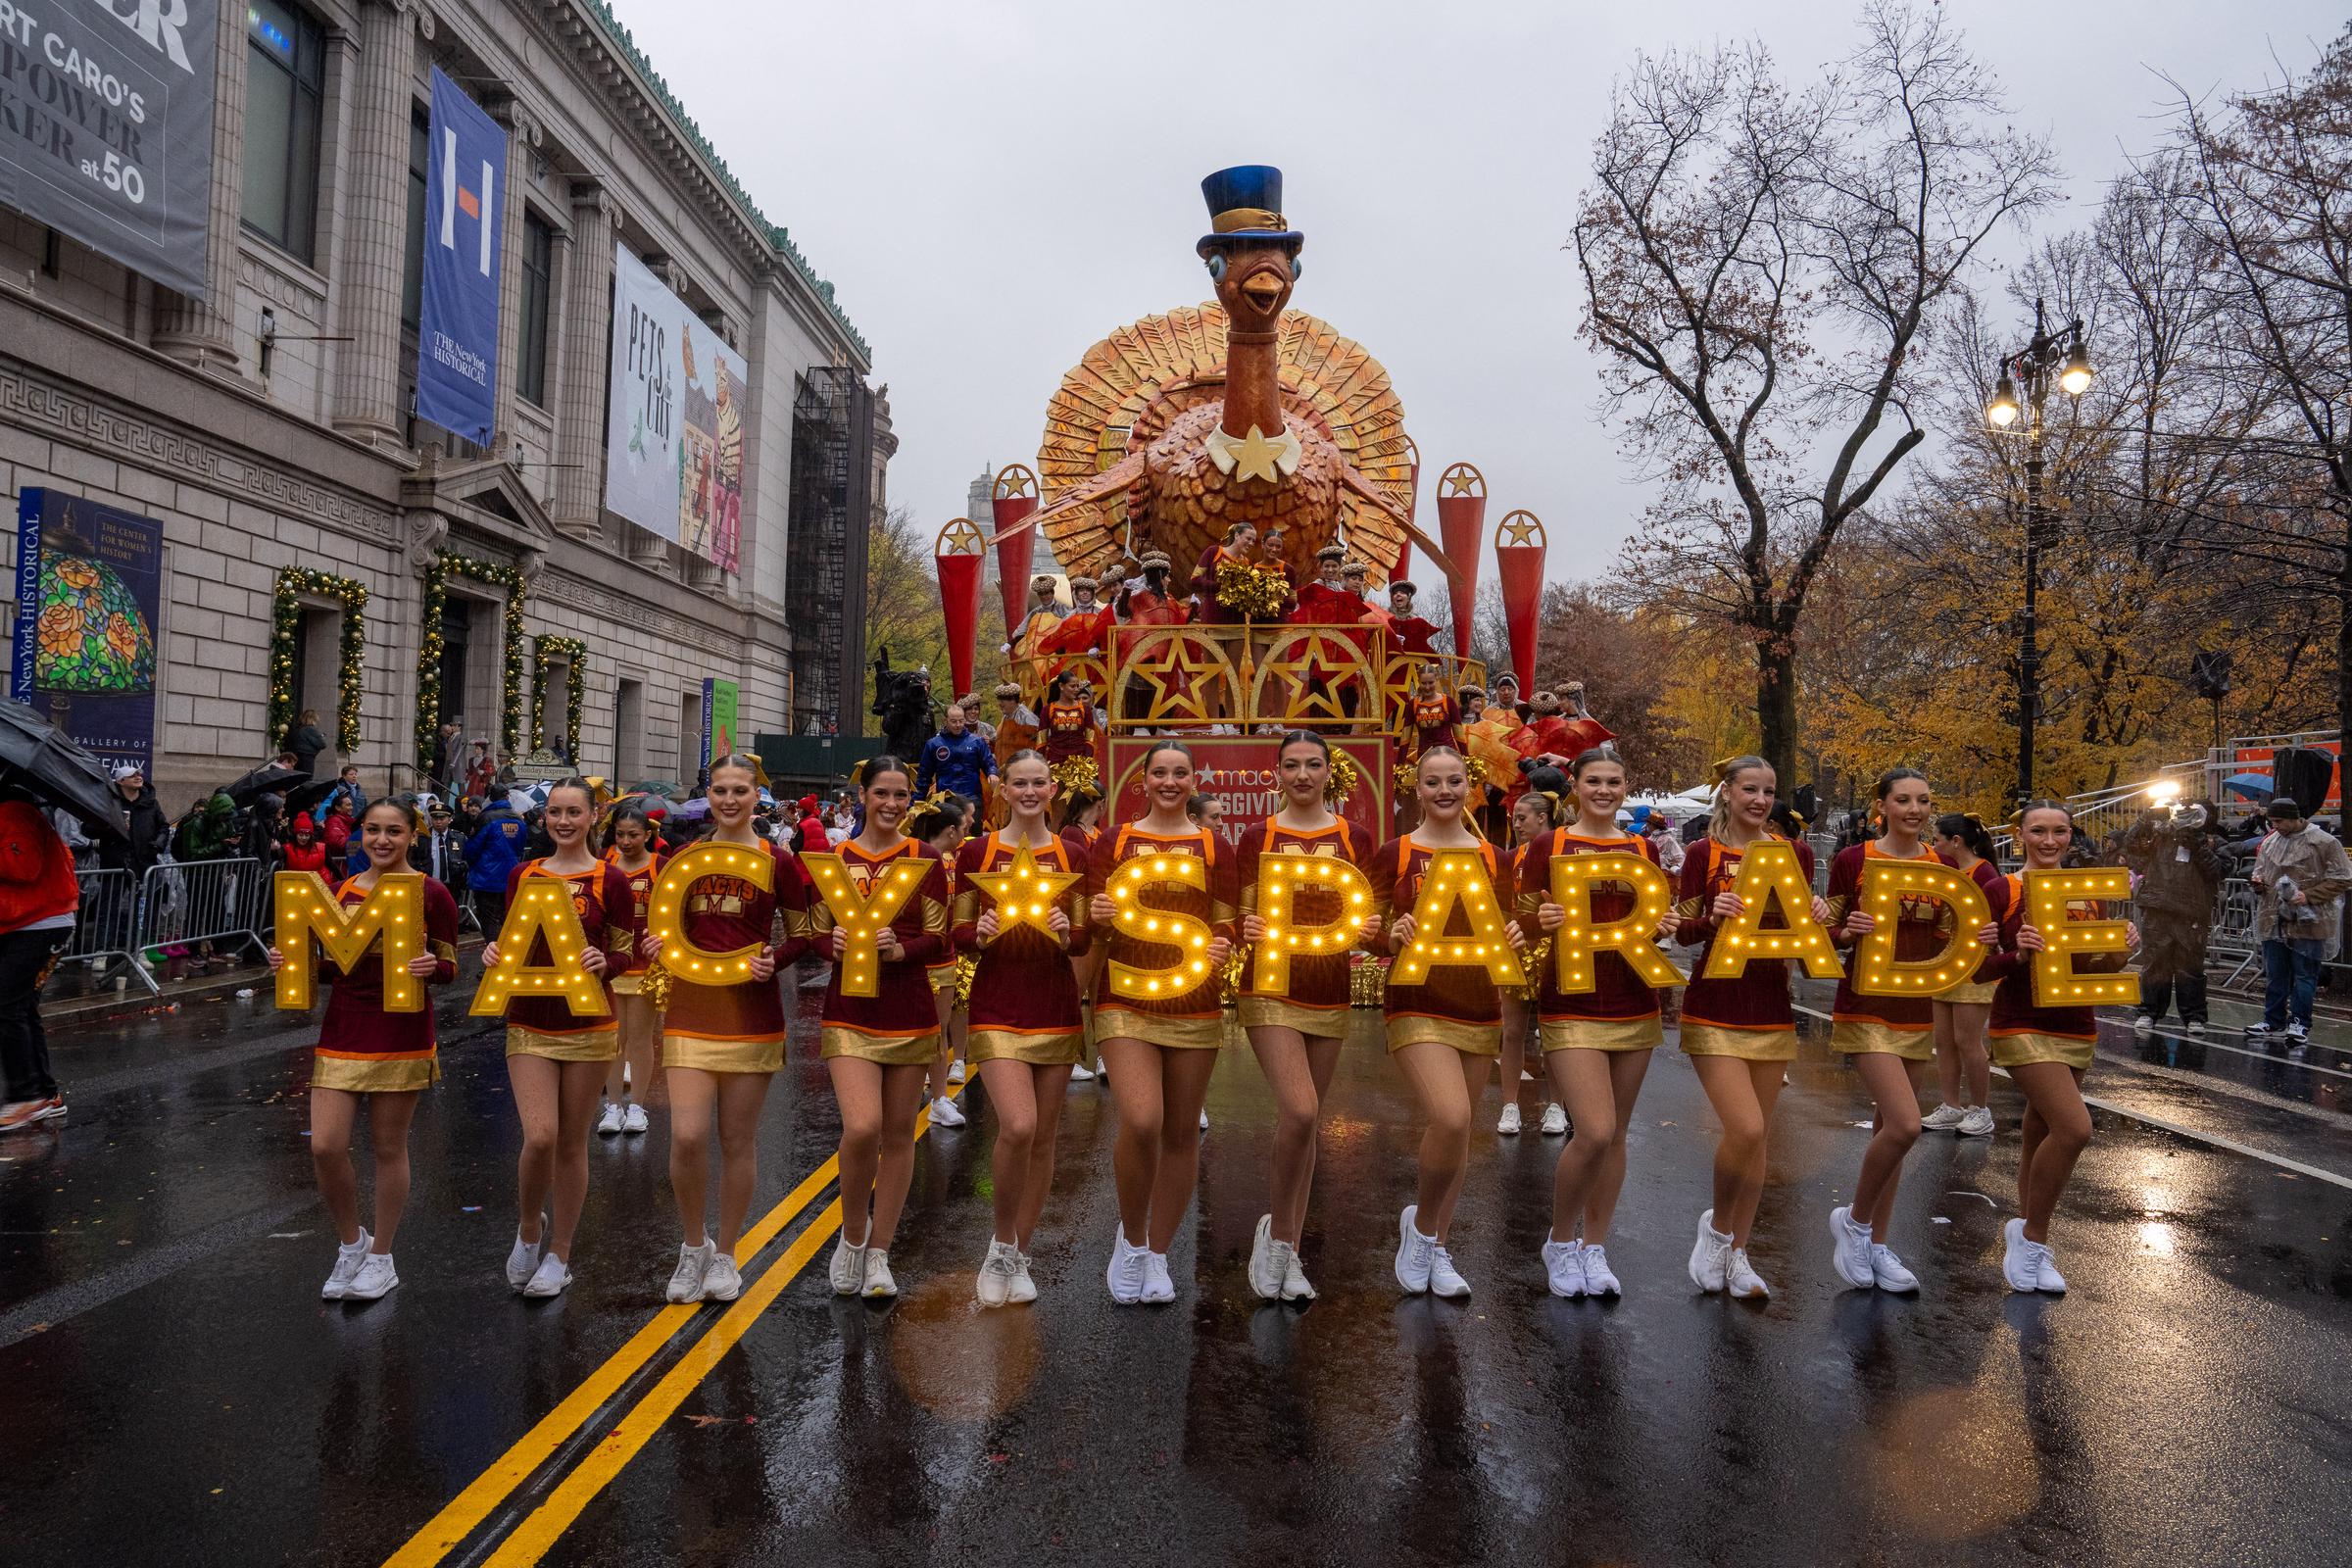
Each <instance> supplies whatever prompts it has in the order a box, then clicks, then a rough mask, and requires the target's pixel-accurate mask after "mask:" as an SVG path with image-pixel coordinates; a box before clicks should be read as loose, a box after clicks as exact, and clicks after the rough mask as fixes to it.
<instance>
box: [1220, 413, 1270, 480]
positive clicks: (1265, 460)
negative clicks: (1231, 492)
mask: <svg viewBox="0 0 2352 1568" xmlns="http://www.w3.org/2000/svg"><path fill="white" fill-rule="evenodd" d="M1281 450H1282V449H1281V448H1280V447H1277V446H1276V445H1275V444H1274V443H1273V442H1271V441H1269V440H1267V439H1266V433H1265V431H1263V430H1260V429H1259V428H1258V427H1257V426H1256V425H1254V424H1253V425H1251V426H1250V433H1249V434H1248V435H1246V436H1244V437H1243V438H1242V439H1241V441H1240V442H1239V443H1238V444H1237V445H1235V446H1234V447H1233V448H1231V451H1232V453H1233V461H1234V472H1235V476H1236V477H1237V478H1243V479H1263V480H1265V481H1266V482H1267V483H1268V484H1272V483H1273V482H1274V457H1275V454H1276V453H1278V452H1280V451H1281Z"/></svg>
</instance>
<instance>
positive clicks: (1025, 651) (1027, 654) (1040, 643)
mask: <svg viewBox="0 0 2352 1568" xmlns="http://www.w3.org/2000/svg"><path fill="white" fill-rule="evenodd" d="M1060 624H1061V599H1060V596H1059V595H1058V594H1057V593H1056V592H1055V590H1054V579H1053V578H1052V577H1051V576H1049V575H1048V574H1046V573H1045V572H1042V571H1041V572H1039V573H1038V574H1037V575H1036V576H1034V577H1032V578H1030V579H1029V609H1028V611H1027V613H1024V614H1023V615H1022V616H1021V620H1020V624H1019V625H1017V626H1015V627H1013V628H1012V636H1011V637H1010V638H1009V639H1008V640H1007V641H1006V642H1005V646H1004V649H1003V650H1002V651H1003V652H1005V653H1007V654H1009V655H1011V656H1012V658H1013V660H1014V662H1015V663H1016V666H1025V667H1026V668H1027V669H1028V671H1029V679H1030V680H1031V681H1032V682H1034V683H1035V684H1036V686H1037V689H1038V690H1040V691H1043V690H1045V688H1046V660H1045V658H1044V652H1045V641H1046V639H1047V638H1048V637H1051V636H1052V635H1053V634H1054V627H1056V626H1058V625H1060Z"/></svg>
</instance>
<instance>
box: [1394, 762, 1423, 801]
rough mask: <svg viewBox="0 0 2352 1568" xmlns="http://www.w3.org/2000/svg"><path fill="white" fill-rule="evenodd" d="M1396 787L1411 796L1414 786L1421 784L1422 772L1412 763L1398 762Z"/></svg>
mask: <svg viewBox="0 0 2352 1568" xmlns="http://www.w3.org/2000/svg"><path fill="white" fill-rule="evenodd" d="M1396 778H1397V788H1398V789H1399V790H1402V791H1404V792H1405V793H1406V794H1408V795H1409V794H1411V793H1412V791H1413V788H1414V786H1416V785H1418V784H1419V783H1420V782H1421V771H1420V769H1419V768H1417V767H1416V766H1414V765H1413V764H1412V763H1411V762H1398V763H1397V767H1396Z"/></svg>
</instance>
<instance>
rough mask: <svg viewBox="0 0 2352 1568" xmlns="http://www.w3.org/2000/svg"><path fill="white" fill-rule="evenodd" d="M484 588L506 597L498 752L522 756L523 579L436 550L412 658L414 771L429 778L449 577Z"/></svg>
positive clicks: (507, 568)
mask: <svg viewBox="0 0 2352 1568" xmlns="http://www.w3.org/2000/svg"><path fill="white" fill-rule="evenodd" d="M453 572H454V573H456V574H457V575H458V576H461V577H470V578H472V579H473V580H474V581H475V582H486V583H488V584H490V586H492V587H493V588H504V589H505V590H506V591H507V627H506V652H507V658H506V672H505V676H504V678H503V682H502V688H501V702H500V707H501V710H502V712H501V718H502V723H501V725H500V734H499V740H500V751H501V754H502V755H503V756H504V757H507V758H515V757H519V756H521V755H522V600H523V592H524V590H523V582H522V573H521V572H520V571H519V570H517V569H516V568H515V567H513V566H505V565H501V564H498V563H497V562H495V561H479V560H476V559H475V558H473V557H471V556H461V555H457V554H455V553H453V552H451V551H447V550H440V551H436V552H434V554H433V561H432V564H430V565H428V566H426V567H425V568H424V635H423V636H422V637H421V638H420V639H418V643H417V771H418V772H420V773H423V774H425V775H426V776H427V777H430V776H431V774H432V771H433V751H434V746H435V743H436V742H438V741H439V739H440V728H439V725H440V714H441V651H442V639H441V614H442V612H443V611H444V610H445V609H446V608H447V607H448V604H449V577H450V574H451V573H453Z"/></svg>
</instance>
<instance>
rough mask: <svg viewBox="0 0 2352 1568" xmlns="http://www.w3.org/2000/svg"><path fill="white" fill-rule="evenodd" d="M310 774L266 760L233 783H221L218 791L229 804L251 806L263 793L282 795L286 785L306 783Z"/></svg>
mask: <svg viewBox="0 0 2352 1568" xmlns="http://www.w3.org/2000/svg"><path fill="white" fill-rule="evenodd" d="M310 776H311V775H310V774H308V773H305V772H304V771H303V770H302V769H300V768H298V767H280V766H278V765H277V764H276V763H275V762H266V763H264V764H263V765H262V766H260V767H257V768H255V769H254V770H253V771H252V772H250V773H248V774H246V775H245V776H244V777H243V778H241V779H238V780H237V781H236V782H235V783H233V784H223V785H221V788H220V790H219V791H218V793H219V794H221V795H225V796H227V797H228V799H229V803H230V804H231V805H233V806H237V807H240V808H242V807H247V806H251V805H252V804H253V803H254V802H256V801H258V800H260V799H261V798H262V797H263V796H265V795H283V794H285V793H286V786H287V785H289V784H302V783H307V782H308V781H309V780H310Z"/></svg>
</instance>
